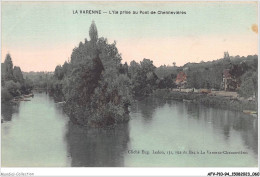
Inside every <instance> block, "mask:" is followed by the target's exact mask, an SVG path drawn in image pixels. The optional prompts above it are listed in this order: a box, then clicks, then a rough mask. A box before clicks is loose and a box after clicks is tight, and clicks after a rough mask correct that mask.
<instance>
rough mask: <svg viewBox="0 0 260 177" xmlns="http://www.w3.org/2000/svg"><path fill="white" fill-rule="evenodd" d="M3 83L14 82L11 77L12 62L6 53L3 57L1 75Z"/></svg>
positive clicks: (12, 76)
mask: <svg viewBox="0 0 260 177" xmlns="http://www.w3.org/2000/svg"><path fill="white" fill-rule="evenodd" d="M2 74H3V75H4V79H5V81H8V80H14V75H13V62H12V58H11V56H10V54H9V53H8V54H7V55H6V57H5V61H4V67H3V73H2Z"/></svg>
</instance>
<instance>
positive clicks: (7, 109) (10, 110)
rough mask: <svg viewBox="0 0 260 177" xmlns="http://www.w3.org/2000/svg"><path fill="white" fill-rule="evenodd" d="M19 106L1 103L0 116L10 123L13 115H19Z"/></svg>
mask: <svg viewBox="0 0 260 177" xmlns="http://www.w3.org/2000/svg"><path fill="white" fill-rule="evenodd" d="M19 106H20V104H19V103H17V104H12V103H2V104H1V116H2V118H3V119H4V121H11V120H12V116H13V114H14V113H17V114H18V113H19Z"/></svg>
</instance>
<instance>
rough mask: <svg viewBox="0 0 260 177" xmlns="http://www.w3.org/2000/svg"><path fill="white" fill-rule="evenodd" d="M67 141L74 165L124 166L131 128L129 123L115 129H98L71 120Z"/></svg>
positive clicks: (72, 164)
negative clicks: (79, 124)
mask: <svg viewBox="0 0 260 177" xmlns="http://www.w3.org/2000/svg"><path fill="white" fill-rule="evenodd" d="M67 141H68V149H69V154H70V156H71V166H72V167H120V166H124V154H125V153H126V151H127V146H128V142H129V128H128V124H127V123H125V124H120V125H118V126H116V127H115V128H113V129H97V128H86V127H81V126H78V125H75V124H73V123H71V122H70V123H69V124H68V133H67Z"/></svg>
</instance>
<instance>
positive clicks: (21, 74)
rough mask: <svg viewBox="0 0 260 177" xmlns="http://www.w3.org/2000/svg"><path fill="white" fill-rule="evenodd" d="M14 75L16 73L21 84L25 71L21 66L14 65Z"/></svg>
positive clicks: (16, 78) (16, 79) (15, 76)
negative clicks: (23, 71)
mask: <svg viewBox="0 0 260 177" xmlns="http://www.w3.org/2000/svg"><path fill="white" fill-rule="evenodd" d="M13 75H14V79H15V81H17V82H20V84H23V83H24V78H23V73H22V71H21V68H20V67H19V66H15V67H14V70H13Z"/></svg>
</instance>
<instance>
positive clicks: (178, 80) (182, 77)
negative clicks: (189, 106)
mask: <svg viewBox="0 0 260 177" xmlns="http://www.w3.org/2000/svg"><path fill="white" fill-rule="evenodd" d="M186 80H187V75H186V74H185V73H184V72H183V71H181V72H179V74H178V75H177V77H176V83H181V82H184V81H186Z"/></svg>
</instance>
